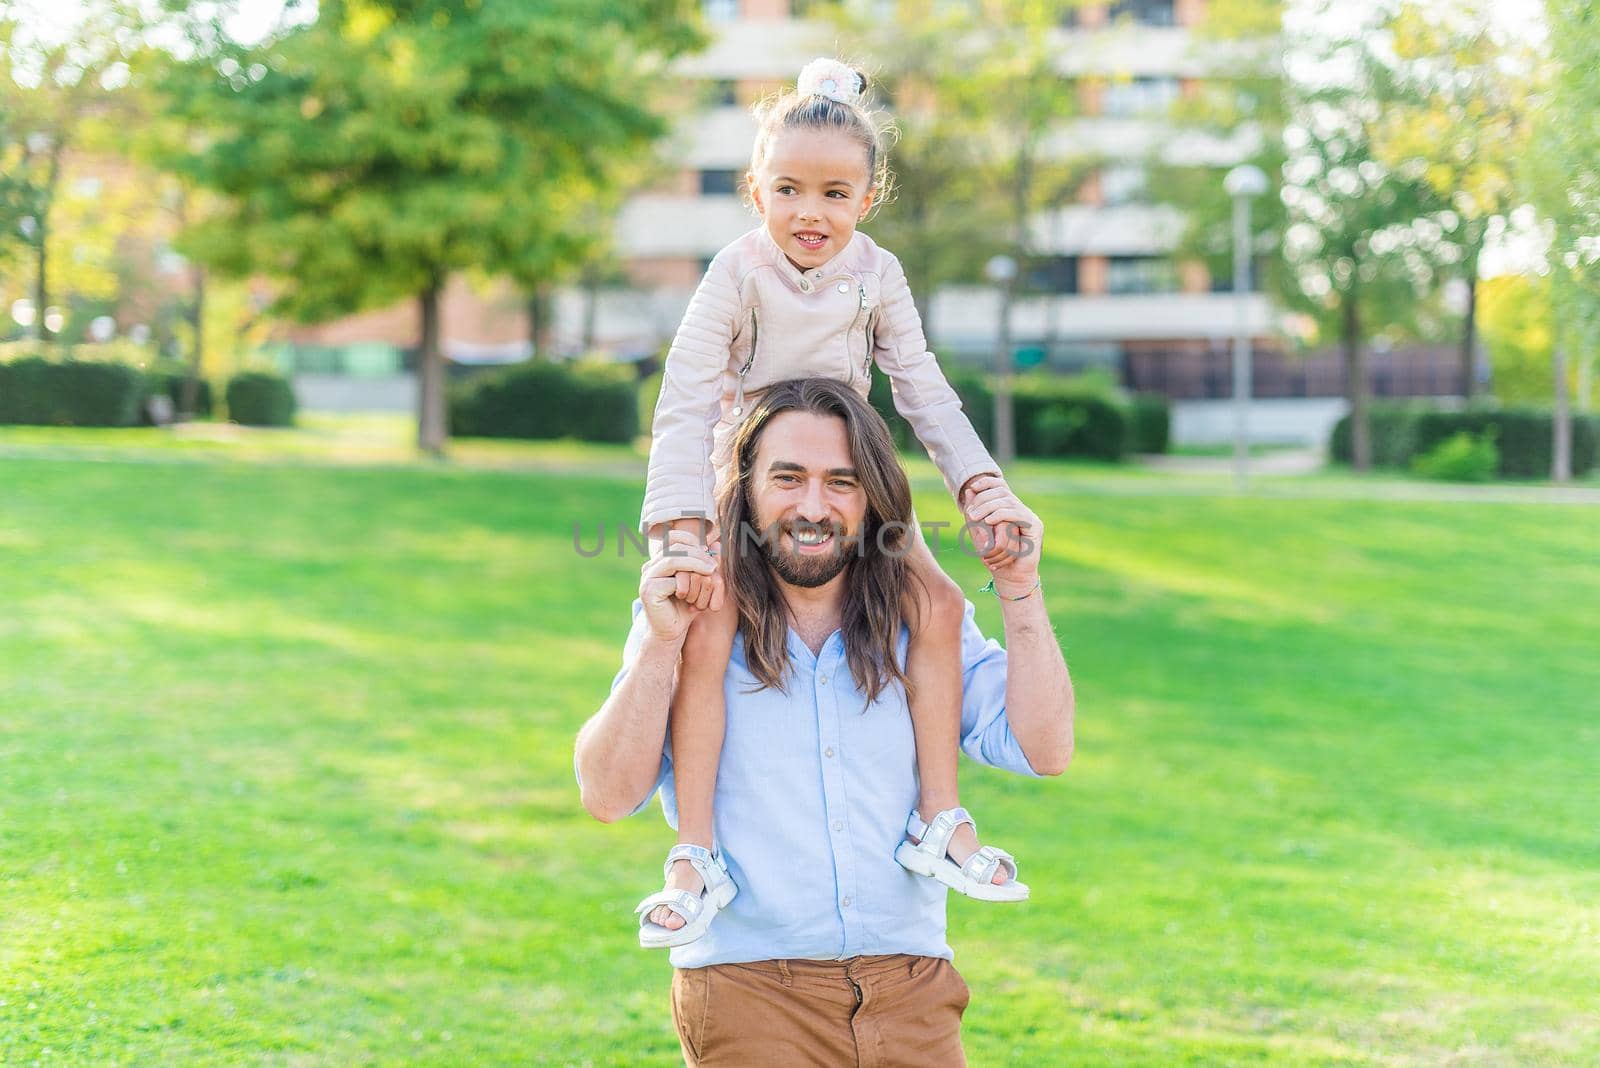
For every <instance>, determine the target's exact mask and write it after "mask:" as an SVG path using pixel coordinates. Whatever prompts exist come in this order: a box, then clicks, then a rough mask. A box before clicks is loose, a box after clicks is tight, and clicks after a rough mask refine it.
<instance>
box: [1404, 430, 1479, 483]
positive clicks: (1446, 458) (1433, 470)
mask: <svg viewBox="0 0 1600 1068" xmlns="http://www.w3.org/2000/svg"><path fill="white" fill-rule="evenodd" d="M1499 467H1500V450H1499V449H1497V448H1495V444H1494V428H1493V427H1490V428H1489V433H1487V434H1484V435H1483V436H1482V437H1473V436H1472V435H1471V434H1469V433H1467V432H1466V431H1465V430H1458V431H1456V432H1455V433H1454V434H1452V435H1450V436H1449V437H1448V438H1445V439H1444V440H1443V441H1441V442H1439V443H1438V444H1437V445H1435V446H1434V447H1433V448H1432V449H1430V450H1428V451H1427V452H1425V453H1421V454H1419V455H1417V456H1414V457H1412V458H1411V470H1412V471H1414V472H1415V473H1417V474H1419V475H1421V476H1422V477H1423V478H1437V479H1443V480H1445V481H1448V482H1488V481H1489V480H1490V479H1492V478H1494V476H1495V472H1496V471H1497V470H1499Z"/></svg>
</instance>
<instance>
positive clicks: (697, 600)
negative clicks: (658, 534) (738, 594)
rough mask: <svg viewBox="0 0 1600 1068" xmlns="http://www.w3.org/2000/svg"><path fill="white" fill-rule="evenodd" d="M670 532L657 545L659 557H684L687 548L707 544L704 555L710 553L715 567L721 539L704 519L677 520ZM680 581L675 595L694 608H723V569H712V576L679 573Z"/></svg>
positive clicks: (691, 571)
mask: <svg viewBox="0 0 1600 1068" xmlns="http://www.w3.org/2000/svg"><path fill="white" fill-rule="evenodd" d="M668 530H669V531H670V533H669V535H668V537H667V539H666V540H665V541H663V542H662V543H660V544H659V545H655V546H654V547H655V548H656V550H657V552H658V554H659V555H663V556H667V555H681V554H682V553H683V552H684V548H685V546H688V545H693V546H694V547H695V548H696V549H699V548H700V546H701V545H702V544H704V545H705V549H704V552H705V553H707V554H709V556H710V559H711V562H712V564H716V563H717V562H718V561H717V550H718V548H719V538H718V535H717V532H716V530H715V529H714V528H713V527H712V526H711V524H710V523H709V522H707V521H706V520H705V519H703V518H700V517H697V516H686V517H684V518H682V519H674V520H673V521H672V523H671V524H670V525H669V527H668ZM708 538H709V540H708ZM697 555H698V554H697ZM677 582H678V584H677V588H676V590H675V592H674V596H676V597H678V598H679V599H680V600H682V601H683V602H684V603H685V604H688V605H692V606H693V607H694V608H696V609H697V610H699V611H702V612H703V611H705V610H706V609H707V608H712V609H720V608H721V607H722V602H723V582H722V569H721V568H720V567H713V568H712V570H711V571H710V572H709V573H705V572H702V571H699V570H688V569H686V570H682V571H679V572H677Z"/></svg>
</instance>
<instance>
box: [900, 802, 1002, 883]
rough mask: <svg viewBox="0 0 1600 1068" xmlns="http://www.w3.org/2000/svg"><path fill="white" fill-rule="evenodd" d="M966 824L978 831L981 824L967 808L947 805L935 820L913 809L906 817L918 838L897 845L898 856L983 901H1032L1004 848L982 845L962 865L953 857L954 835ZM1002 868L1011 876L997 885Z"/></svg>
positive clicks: (912, 869) (910, 830) (908, 829)
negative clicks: (908, 817) (997, 873)
mask: <svg viewBox="0 0 1600 1068" xmlns="http://www.w3.org/2000/svg"><path fill="white" fill-rule="evenodd" d="M963 823H965V824H969V825H970V826H971V827H972V830H973V833H974V834H976V833H977V830H978V824H977V823H976V822H975V821H974V820H973V818H972V817H971V816H969V815H968V814H967V810H966V809H964V808H947V809H945V810H944V811H943V812H941V813H939V814H938V815H937V816H935V817H933V822H932V823H923V822H922V817H921V816H918V815H917V814H916V812H915V811H913V812H912V813H911V818H910V819H908V820H906V833H907V834H909V835H910V836H911V837H912V838H914V839H916V841H914V842H912V841H905V842H901V843H900V844H899V845H898V846H896V847H895V851H894V859H895V860H897V861H899V862H900V866H901V867H902V868H905V869H906V870H907V871H910V872H914V873H916V874H917V875H926V876H928V877H929V878H932V879H937V880H938V881H939V882H941V883H943V884H944V885H946V886H948V887H949V888H950V889H952V890H954V891H956V892H957V893H959V894H966V895H967V896H968V897H975V898H977V899H978V900H979V901H1026V900H1028V887H1027V885H1026V884H1025V883H1019V882H1017V862H1016V860H1015V858H1013V857H1012V856H1011V854H1010V853H1007V852H1006V851H1005V850H1004V849H996V848H995V847H994V846H980V847H979V848H978V851H977V852H976V853H974V854H972V856H970V857H968V858H967V862H966V863H965V864H962V865H959V866H958V865H957V864H956V862H955V861H953V860H951V859H950V855H949V849H950V836H951V835H952V834H954V833H955V830H956V828H957V827H959V826H961V825H962V824H963ZM1001 868H1004V869H1005V870H1006V875H1007V879H1006V881H1005V882H1003V883H998V884H997V883H995V881H994V875H995V872H997V871H999V870H1000V869H1001Z"/></svg>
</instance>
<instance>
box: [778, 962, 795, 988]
mask: <svg viewBox="0 0 1600 1068" xmlns="http://www.w3.org/2000/svg"><path fill="white" fill-rule="evenodd" d="M778 972H779V973H780V974H781V975H782V976H783V985H784V986H789V987H792V986H794V976H793V975H790V974H789V962H788V961H786V960H780V961H778Z"/></svg>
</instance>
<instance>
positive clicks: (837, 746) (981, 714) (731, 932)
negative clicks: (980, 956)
mask: <svg viewBox="0 0 1600 1068" xmlns="http://www.w3.org/2000/svg"><path fill="white" fill-rule="evenodd" d="M646 631H647V624H646V622H645V619H644V615H643V613H642V611H641V608H640V605H639V603H638V602H637V601H635V602H634V622H633V630H632V632H631V633H630V634H629V636H628V644H627V647H626V649H625V651H624V653H623V666H622V670H621V671H619V672H618V673H617V677H616V679H615V681H613V683H612V689H613V690H615V688H616V687H617V686H618V685H620V684H621V682H622V680H623V678H624V676H625V675H626V674H627V671H628V667H629V665H630V664H632V663H633V661H634V659H635V657H636V656H637V652H638V649H639V646H640V644H641V643H642V641H643V640H644V637H645V634H646ZM907 640H908V636H907V634H906V633H905V632H904V631H902V633H901V636H900V657H901V663H902V664H903V663H904V658H905V650H906V643H907ZM961 660H962V671H963V675H964V687H963V698H962V706H961V748H962V749H963V750H965V751H966V753H967V755H968V756H970V757H972V758H973V759H974V760H976V761H978V762H979V763H982V764H988V765H991V766H993V767H998V768H1005V769H1006V770H1008V771H1014V772H1018V773H1019V774H1023V775H1033V774H1035V773H1034V771H1033V769H1032V767H1030V766H1029V764H1028V760H1027V758H1026V757H1025V756H1024V755H1023V752H1022V746H1021V744H1020V743H1018V741H1017V739H1016V737H1015V736H1014V735H1013V734H1012V733H1011V726H1010V724H1009V723H1008V722H1007V720H1006V711H1005V695H1006V652H1005V650H1004V649H1003V648H1001V647H1000V645H999V644H998V643H996V642H994V641H992V640H986V639H985V638H984V637H983V635H982V633H980V632H979V630H978V627H977V625H976V624H975V623H974V622H973V619H972V605H971V603H968V604H967V606H966V618H965V620H964V623H963V627H962V639H961ZM789 661H790V664H791V665H792V668H793V671H792V673H791V674H790V675H789V677H788V678H787V679H786V680H785V681H786V685H787V691H788V692H787V693H784V692H780V691H778V690H772V689H761V690H754V692H750V691H752V690H753V689H754V687H755V686H756V685H757V683H756V681H755V676H753V675H752V674H751V673H750V671H749V669H748V668H747V667H746V665H745V656H744V639H743V636H742V635H741V636H740V637H738V638H736V639H735V641H734V645H733V656H732V659H731V660H730V661H729V664H728V675H727V683H726V686H725V689H724V693H725V695H726V698H727V710H728V711H727V717H728V728H727V734H726V738H725V740H724V742H723V746H722V760H721V764H720V766H719V769H718V772H717V789H716V800H715V805H716V819H715V830H716V836H717V843H718V845H719V846H720V847H721V849H722V854H723V859H724V860H725V861H726V863H727V865H728V871H729V872H730V873H731V874H732V875H733V879H734V882H735V883H736V884H737V885H738V887H739V893H738V896H737V897H735V898H734V899H733V903H732V904H731V905H729V906H728V907H727V908H725V909H723V910H722V911H721V912H720V913H719V914H718V915H717V918H716V919H715V920H714V921H713V922H712V924H711V927H710V929H709V930H708V931H707V932H706V934H705V935H704V936H702V937H701V938H699V939H698V940H696V941H694V942H691V943H689V944H688V945H685V946H678V947H676V948H674V949H673V950H672V963H673V965H674V966H675V967H678V968H701V967H704V966H706V965H709V964H731V963H737V962H740V961H752V960H776V959H779V958H799V959H806V960H843V959H845V958H848V957H854V956H858V955H861V954H876V953H910V954H916V955H919V956H928V957H944V958H947V959H948V958H949V957H950V956H951V955H952V954H951V952H950V947H949V945H947V944H946V943H945V898H946V895H947V891H946V890H945V888H944V886H943V885H942V884H940V883H938V882H935V881H934V880H933V879H929V878H924V877H922V876H917V875H912V874H911V873H910V872H908V871H906V870H905V869H904V868H902V867H900V865H899V864H898V863H896V862H895V859H894V850H895V846H896V845H898V844H899V843H900V842H901V840H902V839H903V838H904V837H905V825H906V817H907V815H909V814H910V812H911V810H912V808H914V807H915V805H916V801H917V765H916V745H915V741H914V739H913V736H912V730H911V717H910V714H909V712H908V710H907V707H906V699H905V694H904V692H903V691H902V690H901V689H900V688H899V687H897V686H894V687H888V688H886V689H885V690H884V692H883V693H882V694H880V695H879V697H878V700H877V701H875V702H872V703H871V704H870V705H869V704H868V702H867V699H866V696H865V695H864V694H863V693H862V692H861V690H860V689H859V688H858V687H857V686H856V683H855V680H854V678H852V677H851V674H850V666H849V664H848V663H847V661H846V660H845V653H844V642H843V636H842V635H841V634H840V633H839V632H838V631H835V632H834V633H833V634H832V635H831V636H830V637H829V638H828V640H827V641H826V642H825V643H824V644H823V646H822V651H821V653H820V654H817V655H813V654H812V652H811V650H810V649H809V648H807V647H806V644H805V642H803V641H801V640H800V637H799V636H798V635H797V634H795V632H794V631H793V630H791V631H789ZM656 787H657V789H658V790H659V791H660V795H661V808H662V811H663V812H664V814H665V815H666V818H667V822H668V823H669V824H671V825H672V826H673V827H676V826H677V824H678V798H677V792H676V789H675V788H674V784H673V780H672V754H671V744H670V741H669V743H668V745H667V747H666V751H665V752H663V754H662V760H661V772H660V775H659V777H658V778H657V780H656ZM652 796H653V794H652ZM648 803H649V799H648V798H647V799H646V800H645V803H644V804H642V805H640V808H641V809H642V808H644V807H645V805H647V804H648Z"/></svg>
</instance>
